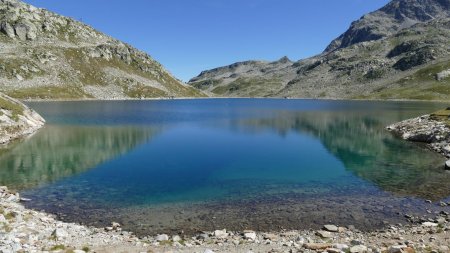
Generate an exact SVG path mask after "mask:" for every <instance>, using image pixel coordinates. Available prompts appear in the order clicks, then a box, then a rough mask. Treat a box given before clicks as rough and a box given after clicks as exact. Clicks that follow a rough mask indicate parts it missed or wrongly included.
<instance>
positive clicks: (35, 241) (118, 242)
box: [0, 187, 450, 253]
mask: <svg viewBox="0 0 450 253" xmlns="http://www.w3.org/2000/svg"><path fill="white" fill-rule="evenodd" d="M23 201H27V200H26V199H21V198H20V195H19V194H18V193H14V192H11V191H9V190H8V189H7V188H6V187H0V252H2V253H7V252H8V253H9V252H75V253H82V252H200V253H203V252H205V253H211V252H255V253H256V252H330V253H338V252H351V253H358V252H374V253H375V252H388V253H401V252H408V253H410V252H450V250H449V245H450V232H449V231H450V222H449V221H450V214H449V213H448V211H449V206H448V204H450V203H448V204H447V203H440V205H441V208H442V211H440V212H437V211H436V212H434V213H431V214H430V215H433V216H435V218H432V219H431V218H427V217H411V216H408V215H406V216H405V217H406V218H408V219H409V220H410V222H411V223H410V224H408V225H400V224H397V225H388V226H386V228H385V229H383V230H379V231H376V232H361V231H358V230H357V229H355V228H354V227H352V226H349V227H338V226H334V225H324V228H323V229H322V230H316V231H315V230H305V231H279V232H275V233H260V232H254V231H241V232H230V231H226V230H216V231H214V232H204V233H202V234H198V235H196V236H193V237H185V236H183V235H164V234H163V235H157V236H147V237H142V238H138V237H137V236H135V235H133V234H132V233H129V232H125V231H122V230H121V228H120V224H117V223H113V224H111V226H110V227H107V228H93V227H85V226H81V225H78V224H73V223H65V222H61V221H58V220H56V219H55V217H54V216H52V215H49V214H46V213H43V212H38V211H34V210H29V209H26V208H25V207H24V206H23V205H22V204H21V202H23ZM430 205H435V204H432V203H430ZM444 210H447V211H444Z"/></svg>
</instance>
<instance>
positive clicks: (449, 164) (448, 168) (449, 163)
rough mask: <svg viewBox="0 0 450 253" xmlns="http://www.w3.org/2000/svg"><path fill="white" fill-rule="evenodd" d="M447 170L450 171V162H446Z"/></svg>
mask: <svg viewBox="0 0 450 253" xmlns="http://www.w3.org/2000/svg"><path fill="white" fill-rule="evenodd" d="M445 169H446V170H450V160H448V161H446V162H445Z"/></svg>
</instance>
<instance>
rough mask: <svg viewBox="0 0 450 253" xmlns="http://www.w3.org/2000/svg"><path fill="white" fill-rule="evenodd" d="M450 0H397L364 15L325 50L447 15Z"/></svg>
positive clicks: (372, 38) (384, 35) (359, 41)
mask: <svg viewBox="0 0 450 253" xmlns="http://www.w3.org/2000/svg"><path fill="white" fill-rule="evenodd" d="M449 12H450V0H397V1H391V2H389V3H388V4H387V5H386V6H384V7H383V8H381V9H379V10H377V11H375V12H372V13H369V14H367V15H364V16H363V17H362V18H361V19H359V20H358V21H355V22H353V23H352V24H351V26H350V28H349V29H348V30H347V31H346V32H345V33H344V34H342V35H341V36H339V37H338V38H337V39H335V40H333V41H332V42H331V43H330V45H329V46H328V47H327V49H326V50H325V51H326V52H330V51H333V50H336V49H338V48H344V47H348V46H351V45H354V44H357V43H361V42H364V41H371V40H378V39H381V38H386V37H388V36H391V35H393V34H396V33H397V32H399V31H401V30H402V29H405V28H409V27H411V26H413V25H415V24H417V23H423V22H427V21H430V20H433V19H436V18H445V17H449Z"/></svg>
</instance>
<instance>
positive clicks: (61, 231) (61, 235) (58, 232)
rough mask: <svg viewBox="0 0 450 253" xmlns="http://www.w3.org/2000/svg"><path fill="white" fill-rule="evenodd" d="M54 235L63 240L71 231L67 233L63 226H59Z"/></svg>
mask: <svg viewBox="0 0 450 253" xmlns="http://www.w3.org/2000/svg"><path fill="white" fill-rule="evenodd" d="M52 236H54V237H56V239H58V240H61V239H64V238H67V237H68V236H69V233H67V231H66V230H64V229H62V228H57V229H55V230H54V231H53V233H52Z"/></svg>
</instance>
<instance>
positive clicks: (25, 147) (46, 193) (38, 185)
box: [0, 99, 450, 227]
mask: <svg viewBox="0 0 450 253" xmlns="http://www.w3.org/2000/svg"><path fill="white" fill-rule="evenodd" d="M30 105H31V106H32V107H33V108H34V109H36V110H37V111H38V112H39V113H41V115H43V116H44V118H46V120H47V125H46V127H45V128H44V129H42V130H41V131H40V132H38V133H37V134H35V135H34V136H32V137H31V138H29V139H27V140H25V141H22V142H20V143H16V144H14V145H12V146H11V147H10V148H9V150H7V151H4V152H3V153H1V154H0V166H1V167H0V185H4V184H6V185H9V186H10V187H13V188H16V189H19V190H21V191H22V193H23V194H24V195H25V196H26V197H29V198H31V199H33V201H32V202H31V203H30V204H29V205H30V206H31V207H35V208H39V209H46V210H47V211H50V212H55V213H58V214H61V215H62V216H69V217H72V219H74V220H77V219H76V216H77V215H78V212H80V210H83V212H84V214H85V215H87V216H89V215H90V214H92V216H93V217H96V216H95V215H97V216H98V213H95V215H94V211H92V212H91V211H89V210H95V211H96V212H97V211H99V210H103V212H104V213H107V212H108V210H111V209H124V208H128V209H129V208H135V209H138V208H146V207H148V208H158V207H161V206H165V207H167V206H169V207H170V206H171V205H172V206H173V207H174V209H175V207H176V206H179V205H184V204H194V205H196V204H197V205H208V204H218V203H219V204H220V203H227V204H228V205H230V206H237V207H239V206H241V205H242V203H243V201H244V202H245V201H248V202H249V203H251V202H252V201H257V203H260V204H261V203H262V204H264V203H269V202H272V201H274V199H276V200H277V201H283V199H286V200H287V199H290V201H293V202H295V204H298V205H301V204H302V203H303V202H302V201H303V199H316V200H317V201H319V202H320V201H321V200H323V198H324V196H326V198H327V199H328V198H331V201H333V198H335V199H341V198H343V197H346V198H349V199H351V198H352V197H354V198H356V197H363V198H365V197H368V198H370V197H371V196H373V197H374V198H375V197H376V196H383V198H384V197H386V198H387V197H388V198H389V201H391V199H392V201H394V202H395V201H397V200H398V201H399V203H400V201H404V200H405V199H408V200H411V201H416V200H417V201H419V200H421V199H433V200H434V201H437V200H441V199H446V198H448V197H449V196H450V186H449V183H448V182H450V181H449V179H450V175H449V174H448V173H447V174H446V173H445V172H444V171H443V170H442V168H441V167H442V164H443V161H444V159H443V158H442V157H440V156H439V155H436V154H434V153H432V152H430V151H428V150H426V149H425V148H424V147H421V146H420V145H416V144H413V143H408V142H405V141H403V140H400V139H398V138H396V137H394V136H393V135H392V134H391V133H389V132H387V131H386V130H385V126H387V125H388V124H390V123H394V122H397V121H400V120H403V119H406V118H410V117H415V116H419V115H422V114H426V113H430V112H433V111H435V110H438V109H440V108H442V107H445V105H443V104H439V103H425V102H364V101H324V100H320V101H317V100H272V99H211V100H207V99H205V100H168V101H111V102H105V101H102V102H97V101H88V102H35V103H30ZM292 199H293V200H292ZM328 202H329V201H328ZM328 202H327V203H328ZM233 203H236V204H233ZM237 203H239V205H238V204H237ZM402 203H403V202H402ZM293 205H294V204H293ZM394 206H395V204H394ZM153 215H155V214H153ZM95 219H96V218H92V219H91V220H95ZM92 222H93V223H95V222H94V221H92ZM124 222H125V223H126V221H124ZM175 226H176V224H175ZM162 227H164V224H163V225H162Z"/></svg>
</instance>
